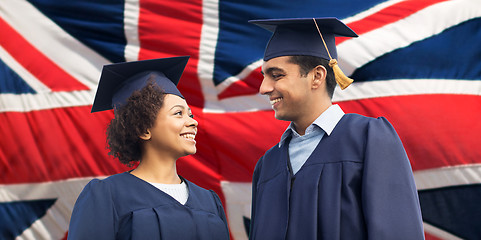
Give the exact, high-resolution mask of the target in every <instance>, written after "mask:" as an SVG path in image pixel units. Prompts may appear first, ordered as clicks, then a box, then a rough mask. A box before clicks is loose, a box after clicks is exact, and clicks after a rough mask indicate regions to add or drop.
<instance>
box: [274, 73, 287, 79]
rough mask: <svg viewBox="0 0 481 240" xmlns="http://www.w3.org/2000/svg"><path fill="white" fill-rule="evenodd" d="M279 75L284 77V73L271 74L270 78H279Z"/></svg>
mask: <svg viewBox="0 0 481 240" xmlns="http://www.w3.org/2000/svg"><path fill="white" fill-rule="evenodd" d="M281 77H284V74H272V78H274V79H276V78H281Z"/></svg>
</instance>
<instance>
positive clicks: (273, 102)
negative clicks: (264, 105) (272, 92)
mask: <svg viewBox="0 0 481 240" xmlns="http://www.w3.org/2000/svg"><path fill="white" fill-rule="evenodd" d="M281 100H282V98H276V99H273V100H271V101H270V103H271V105H274V104H276V103H278V102H280V101H281Z"/></svg>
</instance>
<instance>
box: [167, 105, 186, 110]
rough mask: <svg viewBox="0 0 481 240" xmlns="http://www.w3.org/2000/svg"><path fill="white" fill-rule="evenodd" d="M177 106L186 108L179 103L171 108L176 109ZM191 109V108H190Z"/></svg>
mask: <svg viewBox="0 0 481 240" xmlns="http://www.w3.org/2000/svg"><path fill="white" fill-rule="evenodd" d="M175 107H180V108H182V109H185V107H184V106H182V105H180V104H177V105H174V106H173V107H171V108H170V110H172V109H174V108H175ZM189 109H190V108H189Z"/></svg>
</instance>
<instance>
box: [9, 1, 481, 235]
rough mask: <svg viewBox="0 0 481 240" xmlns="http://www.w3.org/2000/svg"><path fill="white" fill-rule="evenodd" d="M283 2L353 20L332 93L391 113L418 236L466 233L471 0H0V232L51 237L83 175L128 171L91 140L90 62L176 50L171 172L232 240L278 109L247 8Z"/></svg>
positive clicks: (476, 186)
mask: <svg viewBox="0 0 481 240" xmlns="http://www.w3.org/2000/svg"><path fill="white" fill-rule="evenodd" d="M286 17H337V18H339V19H341V20H342V21H343V22H345V23H347V25H348V26H350V27H351V28H352V29H353V30H354V31H356V32H357V33H358V34H359V38H356V39H344V38H339V39H337V46H338V55H339V58H340V61H339V62H340V66H341V68H342V69H343V71H344V73H346V74H347V75H350V76H351V77H352V78H354V79H355V83H354V84H353V85H351V86H350V87H349V88H347V89H346V90H344V91H340V90H336V92H335V94H334V98H333V101H334V102H335V103H337V104H339V105H340V106H341V107H342V108H343V110H344V111H345V112H352V113H360V114H363V115H366V116H372V117H378V116H385V117H386V118H387V119H388V120H389V121H390V122H391V123H392V124H393V125H394V127H395V128H396V130H397V132H398V134H399V135H400V137H401V140H402V141H403V144H404V146H405V148H406V151H407V153H408V156H409V158H410V160H411V165H412V167H413V171H414V175H415V180H416V185H417V187H418V190H419V196H420V201H421V208H422V212H423V221H424V227H425V232H426V238H427V239H429V240H436V239H479V238H481V221H479V217H480V216H481V205H480V204H479V199H480V198H481V148H480V147H479V143H480V137H481V123H480V121H479V120H478V119H480V118H481V1H478V0H388V1H383V0H363V1H354V0H337V1H314V0H306V1H302V2H300V1H296V2H293V1H275V0H262V1H241V0H237V1H235V0H229V1H224V0H203V1H202V0H197V1H160V0H123V1H119V0H102V1H98V0H72V1H56V0H28V1H27V0H1V1H0V143H1V144H0V172H1V173H2V174H1V175H0V239H64V238H66V236H67V234H68V223H69V219H70V215H71V211H72V208H73V205H74V203H75V200H76V198H77V196H78V194H79V192H80V191H81V190H82V188H83V187H84V185H85V184H86V183H87V182H88V181H89V180H90V179H92V178H93V177H104V176H108V175H112V174H115V173H119V172H123V171H126V170H128V168H126V167H125V166H122V165H121V164H120V163H118V161H116V160H115V159H112V158H110V157H107V151H106V150H105V129H106V125H107V123H108V122H109V121H110V119H111V118H112V117H113V114H112V112H101V113H96V114H91V113H90V108H91V104H92V101H93V98H94V94H95V89H96V86H97V82H98V79H99V76H100V71H101V67H102V66H103V65H104V64H109V63H113V62H123V61H133V60H143V59H151V58H160V57H172V56H180V55H190V56H191V58H190V61H189V63H188V65H187V68H186V70H185V72H184V74H183V77H182V80H181V82H180V85H179V88H180V90H181V92H182V93H183V95H184V96H185V97H186V99H187V102H188V103H189V105H190V106H191V108H192V110H193V113H194V115H195V116H196V118H197V120H198V121H199V133H198V135H197V148H198V152H197V153H196V154H195V155H192V156H188V157H184V158H182V159H180V160H179V161H178V163H177V164H178V169H179V172H180V174H181V175H182V176H184V177H186V178H187V179H189V180H191V181H193V182H195V183H197V184H198V185H200V186H202V187H204V188H208V189H213V190H215V191H216V192H217V193H218V194H219V196H220V197H221V198H222V200H223V203H224V206H225V209H226V212H227V216H228V220H229V227H230V231H231V235H232V238H233V239H236V240H240V239H247V234H248V233H247V232H248V222H249V217H250V201H251V199H250V198H251V196H250V185H251V184H250V182H251V176H252V172H253V169H254V166H255V163H256V162H257V160H258V159H259V157H260V156H261V155H262V154H263V153H264V152H265V151H266V150H267V149H268V148H270V147H271V146H273V145H274V144H276V143H277V142H278V141H279V138H280V135H281V134H282V132H283V131H284V129H285V128H286V127H287V124H288V123H287V122H282V121H278V120H275V118H274V114H273V112H272V110H271V108H270V105H269V101H268V99H267V98H266V97H264V96H261V95H259V94H258V93H257V91H258V87H259V85H260V82H261V80H262V75H261V74H260V69H259V67H260V66H261V64H262V55H263V51H264V47H265V45H266V43H267V40H268V38H269V36H270V33H268V32H267V31H265V30H262V29H260V28H258V27H256V26H254V25H251V24H248V23H247V21H248V20H250V19H262V18H286Z"/></svg>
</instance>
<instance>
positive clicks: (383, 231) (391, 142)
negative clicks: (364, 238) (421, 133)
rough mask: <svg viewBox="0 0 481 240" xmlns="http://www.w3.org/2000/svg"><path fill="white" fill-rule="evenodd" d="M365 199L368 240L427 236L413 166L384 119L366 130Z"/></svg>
mask: <svg viewBox="0 0 481 240" xmlns="http://www.w3.org/2000/svg"><path fill="white" fill-rule="evenodd" d="M362 199H363V200H362V202H363V204H362V205H363V211H364V215H365V218H366V219H365V220H366V227H367V234H368V238H369V239H412V240H417V239H424V231H423V225H422V217H421V209H420V206H419V198H418V194H417V189H416V185H415V182H414V177H413V174H412V170H411V165H410V163H409V159H408V157H407V155H406V152H405V151H404V148H403V146H402V143H401V140H400V139H399V137H398V135H397V134H396V132H395V130H394V128H393V127H392V126H391V124H390V123H389V122H388V121H387V120H386V119H385V118H378V119H376V120H373V121H371V122H370V124H369V127H368V130H367V142H366V152H365V159H364V170H363V180H362Z"/></svg>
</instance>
